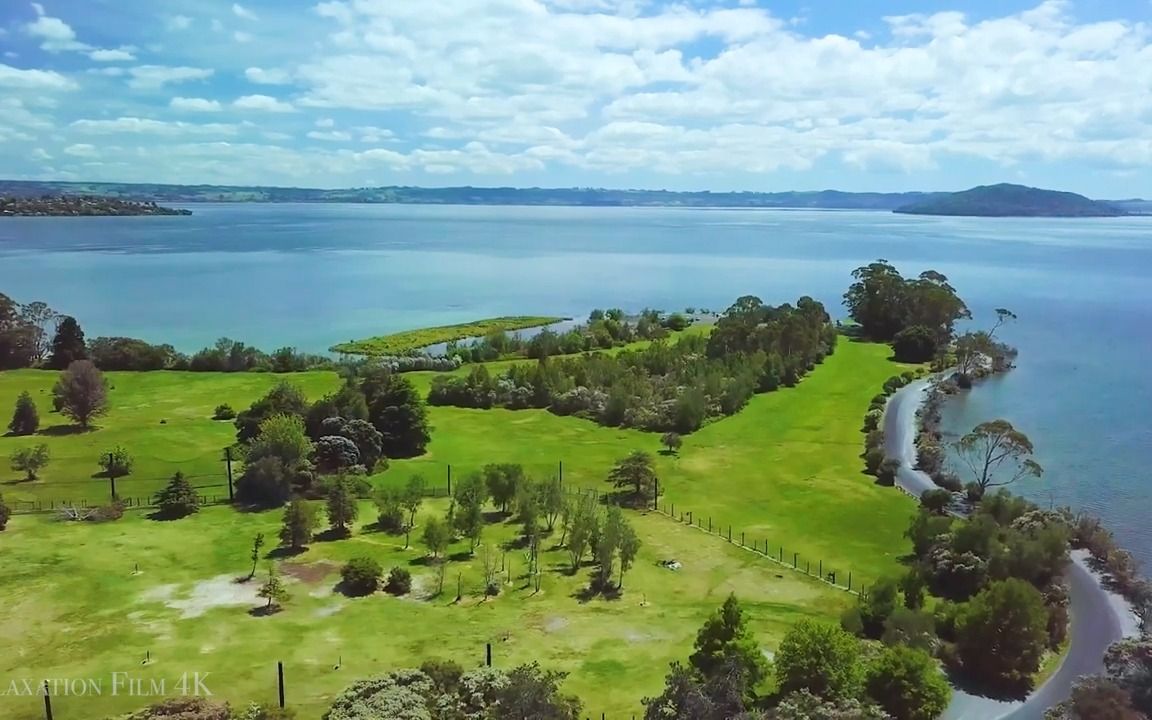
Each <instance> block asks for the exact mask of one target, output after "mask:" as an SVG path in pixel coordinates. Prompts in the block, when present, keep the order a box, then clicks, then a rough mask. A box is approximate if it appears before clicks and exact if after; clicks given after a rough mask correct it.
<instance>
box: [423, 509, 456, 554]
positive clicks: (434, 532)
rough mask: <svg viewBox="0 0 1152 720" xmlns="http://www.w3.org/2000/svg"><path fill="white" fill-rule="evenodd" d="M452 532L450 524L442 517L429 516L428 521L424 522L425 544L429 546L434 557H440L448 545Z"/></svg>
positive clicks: (429, 550)
mask: <svg viewBox="0 0 1152 720" xmlns="http://www.w3.org/2000/svg"><path fill="white" fill-rule="evenodd" d="M451 532H452V531H451V530H450V529H449V528H448V525H447V524H446V523H445V522H444V521H443V520H441V519H440V518H437V517H433V518H428V521H427V522H426V523H424V544H425V545H426V546H427V547H428V552H430V553H432V557H433V558H439V557H440V553H441V552H443V550H444V548H446V547H448V541H449V540H450V539H451Z"/></svg>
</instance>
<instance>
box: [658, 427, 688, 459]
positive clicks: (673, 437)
mask: <svg viewBox="0 0 1152 720" xmlns="http://www.w3.org/2000/svg"><path fill="white" fill-rule="evenodd" d="M660 444H661V445H663V446H664V447H665V448H667V450H668V452H669V453H670V454H676V453H678V452H680V447H681V446H682V445H683V444H684V438H682V437H680V433H678V432H666V433H664V434H663V435H662V436H661V437H660Z"/></svg>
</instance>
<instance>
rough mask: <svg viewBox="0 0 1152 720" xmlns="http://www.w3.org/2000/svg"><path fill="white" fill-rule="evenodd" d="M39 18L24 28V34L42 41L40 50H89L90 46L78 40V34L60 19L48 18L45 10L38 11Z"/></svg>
mask: <svg viewBox="0 0 1152 720" xmlns="http://www.w3.org/2000/svg"><path fill="white" fill-rule="evenodd" d="M37 15H38V17H37V18H36V19H35V20H34V21H32V22H30V23H28V24H27V25H25V26H24V32H26V33H28V35H30V36H32V37H34V38H37V39H39V40H40V48H41V49H43V50H47V51H49V52H61V51H64V50H87V49H88V46H87V45H85V44H84V43H82V42H80V41H78V40H77V39H76V32H75V31H74V30H73V29H72V27H71V26H69V25H68V23H66V22H64V21H63V20H61V19H60V18H55V17H48V16H47V15H44V14H43V8H39V10H37Z"/></svg>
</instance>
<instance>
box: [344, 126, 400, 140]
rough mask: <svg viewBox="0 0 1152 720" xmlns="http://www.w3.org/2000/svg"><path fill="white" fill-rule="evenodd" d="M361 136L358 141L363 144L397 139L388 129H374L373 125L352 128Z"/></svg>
mask: <svg viewBox="0 0 1152 720" xmlns="http://www.w3.org/2000/svg"><path fill="white" fill-rule="evenodd" d="M352 129H353V130H354V131H355V132H356V134H357V135H358V136H359V137H358V139H359V140H360V142H362V143H378V142H384V141H387V140H391V139H393V138H395V137H396V134H395V133H393V132H392V131H391V130H389V129H388V128H380V127H373V126H371V125H367V126H362V127H355V128H352Z"/></svg>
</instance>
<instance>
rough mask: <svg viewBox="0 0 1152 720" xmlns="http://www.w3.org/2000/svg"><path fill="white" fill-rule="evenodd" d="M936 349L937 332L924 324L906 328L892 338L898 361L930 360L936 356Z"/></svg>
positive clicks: (917, 361) (921, 361)
mask: <svg viewBox="0 0 1152 720" xmlns="http://www.w3.org/2000/svg"><path fill="white" fill-rule="evenodd" d="M936 349H937V346H936V334H935V333H933V332H932V330H931V329H929V328H926V327H924V326H923V325H913V326H912V327H908V328H904V329H903V330H901V331H900V332H898V333H896V337H894V338H892V351H893V353H894V354H895V356H896V362H906V363H923V362H928V361H929V360H931V359H932V358H933V357H935V356H936ZM906 374H908V375H911V374H912V373H911V372H908V373H906ZM908 379H909V380H910V379H911V378H908Z"/></svg>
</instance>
